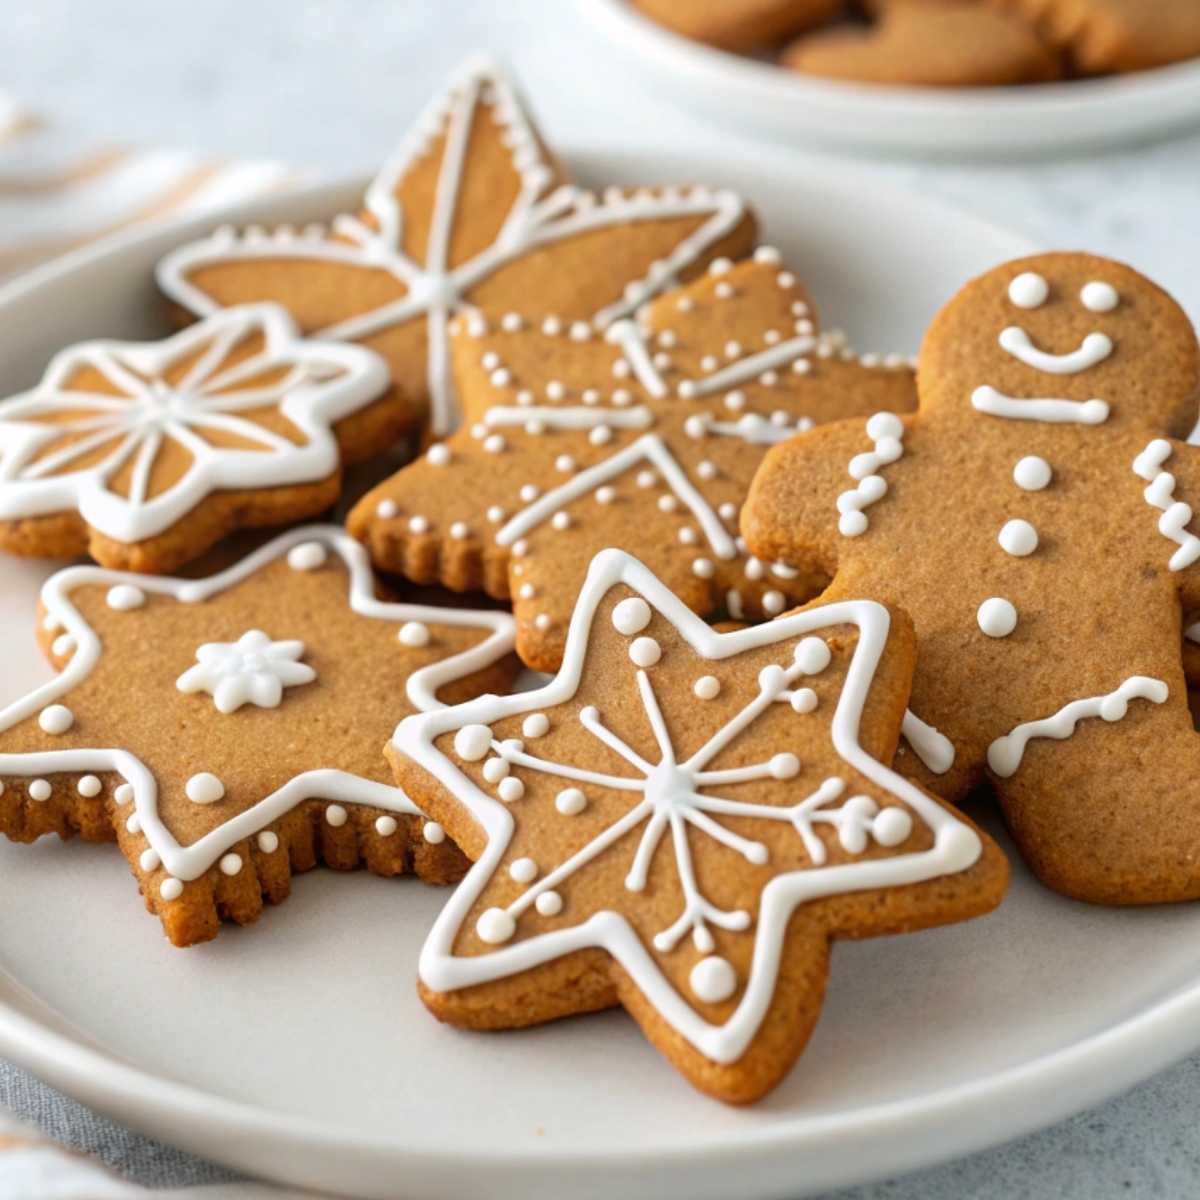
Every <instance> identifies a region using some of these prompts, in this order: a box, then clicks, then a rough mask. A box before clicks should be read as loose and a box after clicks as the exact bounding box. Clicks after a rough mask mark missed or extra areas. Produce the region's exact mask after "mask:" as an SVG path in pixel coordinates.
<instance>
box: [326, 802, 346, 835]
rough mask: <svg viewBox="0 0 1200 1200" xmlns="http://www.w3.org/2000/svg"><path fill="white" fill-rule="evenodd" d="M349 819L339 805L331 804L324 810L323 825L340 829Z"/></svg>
mask: <svg viewBox="0 0 1200 1200" xmlns="http://www.w3.org/2000/svg"><path fill="white" fill-rule="evenodd" d="M349 819H350V814H349V813H348V812H347V811H346V810H345V808H343V807H342V805H340V804H331V805H329V807H328V808H326V809H325V823H326V824H327V825H332V826H333V828H334V829H340V828H341V827H342V826H343V825H345V823H346V822H347V821H348V820H349Z"/></svg>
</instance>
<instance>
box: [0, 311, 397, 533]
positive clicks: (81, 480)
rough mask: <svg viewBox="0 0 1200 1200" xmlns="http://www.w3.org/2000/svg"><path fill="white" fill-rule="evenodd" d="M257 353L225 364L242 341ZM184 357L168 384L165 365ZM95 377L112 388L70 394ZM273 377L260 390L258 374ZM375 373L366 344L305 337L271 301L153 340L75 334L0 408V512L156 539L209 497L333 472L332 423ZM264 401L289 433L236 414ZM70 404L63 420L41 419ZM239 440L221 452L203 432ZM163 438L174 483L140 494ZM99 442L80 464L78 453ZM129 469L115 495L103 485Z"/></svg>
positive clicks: (357, 400)
mask: <svg viewBox="0 0 1200 1200" xmlns="http://www.w3.org/2000/svg"><path fill="white" fill-rule="evenodd" d="M253 336H261V337H262V339H263V343H264V344H263V348H262V350H261V351H260V352H258V353H256V354H253V355H251V356H250V357H248V358H243V359H241V360H239V361H237V362H236V363H234V365H232V366H230V365H226V364H227V363H228V361H229V357H230V354H231V352H232V351H234V350H235V349H236V347H237V346H238V345H239V344H240V343H242V342H243V341H244V340H245V339H247V338H249V337H253ZM193 358H194V362H192V365H191V366H190V367H189V368H188V370H187V372H186V374H185V375H184V376H183V378H182V379H180V380H178V381H177V382H174V383H172V382H168V378H167V376H168V372H169V370H170V368H171V367H172V365H173V364H176V363H179V362H181V361H188V360H192V359H193ZM87 368H91V369H94V370H96V371H98V372H100V374H102V375H103V376H104V378H105V380H106V381H107V382H108V384H109V385H110V386H111V387H112V388H113V389H114V392H113V394H109V393H103V394H101V393H92V392H85V391H81V390H80V389H78V388H77V387H75V386H74V385H73V384H72V382H71V381H72V379H73V378H74V377H75V376H77V375H78V374H79V373H80V371H82V370H84V369H87ZM280 370H282V371H283V374H282V376H281V377H280V378H279V379H278V380H277V381H275V382H272V383H268V384H263V383H262V382H261V377H262V376H263V374H264V373H266V372H275V373H278V372H279V371H280ZM386 384H387V367H386V365H385V364H384V362H383V360H382V359H381V358H380V357H379V356H378V355H376V354H375V353H374V352H373V351H371V350H367V349H365V348H364V347H361V346H346V345H339V344H335V343H324V342H316V341H308V340H303V339H301V338H300V337H299V335H298V333H297V330H296V326H295V324H294V322H293V321H292V319H291V317H290V316H288V314H287V313H286V312H285V311H284V310H283V309H282V308H279V307H278V306H277V305H273V304H255V305H244V306H242V307H239V308H230V309H223V310H221V311H219V312H217V313H215V314H213V315H212V316H210V317H208V318H207V319H206V320H204V321H201V322H200V323H199V324H197V325H193V326H191V327H190V328H188V329H185V330H184V331H183V332H182V333H178V334H175V335H174V336H173V337H170V338H167V339H166V340H164V341H162V342H117V341H95V342H82V343H80V344H79V345H76V346H73V347H71V348H69V349H67V350H63V351H62V352H60V353H59V354H57V355H56V356H55V357H54V359H53V360H52V361H51V363H50V365H49V367H48V368H47V369H46V374H45V376H44V377H43V379H42V382H41V383H40V384H39V385H38V386H37V387H35V388H34V389H33V390H32V391H29V392H25V393H22V394H21V395H19V396H14V397H11V398H10V399H7V400H4V401H3V402H0V520H10V521H11V520H19V519H21V518H23V517H31V516H42V515H45V514H48V513H59V512H65V511H69V510H76V509H77V510H78V512H79V514H80V516H82V518H83V519H84V520H85V521H86V522H87V523H88V524H89V525H90V526H92V527H93V528H95V529H98V530H100V531H101V532H102V533H104V534H106V535H107V536H108V537H111V538H114V539H116V540H117V541H121V542H136V541H141V540H143V539H145V538H150V537H154V536H155V535H156V534H160V533H162V532H163V530H165V529H167V528H169V527H170V526H172V525H174V524H175V523H176V522H178V521H179V520H180V519H181V518H182V517H184V516H185V515H186V514H187V513H189V512H191V511H192V510H193V509H194V508H195V507H196V505H197V504H199V503H200V501H201V500H203V499H204V498H205V497H206V496H208V495H210V494H211V493H212V492H215V491H221V490H230V489H239V488H253V489H259V488H269V487H281V486H287V485H291V484H299V483H309V482H312V481H314V480H318V479H324V478H326V477H327V476H329V475H330V474H332V473H333V472H334V471H335V470H337V468H338V464H339V462H340V454H339V451H338V444H337V439H336V438H335V437H334V435H333V432H332V426H333V425H334V424H335V423H336V422H337V421H340V420H342V419H343V418H344V417H346V416H349V415H350V414H351V413H354V412H356V411H357V410H359V409H361V408H362V407H363V406H364V405H366V404H368V403H369V402H371V401H372V400H374V399H375V397H376V396H378V395H379V394H380V392H382V391H383V389H384V387H385V386H386ZM265 407H270V408H273V409H274V410H276V411H277V412H278V413H279V414H280V415H281V416H282V417H283V418H285V419H286V420H287V421H288V422H289V423H290V424H291V425H292V426H293V427H294V428H295V429H296V431H297V433H298V434H299V438H298V439H297V440H295V441H293V440H291V439H289V438H285V437H283V436H282V435H281V434H279V433H276V432H274V431H273V430H271V429H269V428H267V426H266V425H264V424H262V423H261V422H258V421H255V420H253V418H252V417H251V416H249V415H247V414H249V413H252V412H253V410H255V409H261V408H265ZM63 412H69V413H70V414H72V415H71V417H70V419H69V420H66V421H62V422H52V421H48V420H46V419H45V418H47V417H51V416H53V415H54V414H56V413H63ZM210 433H211V434H217V435H233V436H236V437H237V438H238V439H239V440H240V441H243V442H245V443H248V446H245V445H239V446H238V447H236V448H222V447H219V446H217V445H215V444H214V443H213V442H212V441H210V440H209V439H208V438H207V437H206V436H205V435H206V434H210ZM170 442H174V443H176V444H177V445H178V446H180V447H182V448H183V450H185V451H186V453H187V455H188V456H189V461H188V466H187V469H186V470H185V471H184V473H183V474H182V476H181V477H180V478H179V480H178V481H177V482H175V483H173V484H171V485H170V486H169V487H167V488H166V489H165V490H163V491H161V492H159V493H158V494H156V495H151V494H150V491H151V482H152V472H153V468H154V465H155V463H156V461H157V459H158V456H159V454H160V452H161V451H162V450H163V449H164V447H165V446H166V445H167V444H168V443H170ZM102 449H103V451H104V452H103V454H102V455H101V456H100V457H99V459H98V460H97V461H95V462H92V463H90V464H89V465H87V466H78V465H77V464H78V463H79V461H80V459H82V458H84V456H86V455H89V454H92V453H94V452H96V451H98V450H102ZM127 465H128V466H131V468H132V475H131V479H130V483H129V486H128V488H127V494H121V493H118V492H116V491H114V490H112V489H111V487H110V483H111V481H112V479H113V477H114V476H115V475H117V473H118V472H119V471H120V470H121V468H122V467H125V466H127Z"/></svg>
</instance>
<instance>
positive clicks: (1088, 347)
mask: <svg viewBox="0 0 1200 1200" xmlns="http://www.w3.org/2000/svg"><path fill="white" fill-rule="evenodd" d="M1000 348H1001V349H1002V350H1003V351H1004V352H1005V353H1006V354H1010V355H1012V357H1013V358H1015V359H1017V360H1018V361H1019V362H1022V363H1024V364H1025V366H1027V367H1032V368H1033V369H1034V370H1035V371H1045V372H1046V373H1047V374H1050V375H1078V374H1079V373H1080V372H1081V371H1086V370H1088V369H1089V368H1091V367H1094V366H1096V365H1098V364H1099V363H1102V362H1103V361H1104V360H1105V359H1106V358H1108V356H1109V355H1110V354H1112V352H1113V343H1112V338H1110V337H1109V336H1108V334H1106V333H1089V334H1088V335H1087V336H1086V337H1085V338H1084V339H1083V341H1082V342H1081V343H1080V344H1079V347H1078V348H1077V349H1075V350H1072V351H1071V352H1070V353H1069V354H1050V353H1049V352H1048V351H1046V350H1041V349H1039V348H1038V347H1037V346H1035V345H1034V344H1033V339H1032V338H1030V336H1029V334H1027V333H1026V332H1025V330H1023V329H1022V328H1021V327H1020V326H1019V325H1010V326H1009V327H1008V328H1007V329H1002V330H1001V331H1000Z"/></svg>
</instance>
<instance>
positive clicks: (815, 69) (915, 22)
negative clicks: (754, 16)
mask: <svg viewBox="0 0 1200 1200" xmlns="http://www.w3.org/2000/svg"><path fill="white" fill-rule="evenodd" d="M876 7H877V8H878V19H877V21H876V22H875V23H873V24H871V25H849V24H847V25H841V26H837V27H835V28H832V29H828V30H823V31H821V32H819V33H815V34H811V35H809V36H808V37H804V38H801V39H800V40H799V41H798V42H796V43H795V44H794V45H792V46H790V47H788V49H787V50H785V51H784V53H783V56H782V58H781V60H780V61H781V62H782V63H783V65H784V66H786V67H790V68H791V69H792V70H794V71H800V72H802V73H804V74H807V75H821V76H825V77H827V78H831V79H846V80H855V81H859V82H863V83H882V84H911V85H919V86H925V87H984V86H989V85H997V84H1015V83H1043V82H1046V81H1048V80H1051V79H1058V78H1060V77H1061V76H1062V65H1061V62H1060V59H1059V55H1058V54H1057V53H1056V51H1055V50H1054V49H1053V47H1052V46H1050V45H1049V44H1047V43H1046V42H1045V41H1043V40H1042V39H1041V38H1040V37H1039V36H1038V34H1037V32H1036V31H1035V30H1034V28H1033V27H1032V26H1031V25H1030V24H1028V23H1027V22H1026V21H1024V20H1022V19H1021V18H1019V17H1017V16H1014V15H1010V14H1008V13H1005V12H999V11H995V10H993V9H991V8H988V7H986V6H984V5H982V4H979V3H977V2H975V0H880V2H879V3H878V5H877V6H876Z"/></svg>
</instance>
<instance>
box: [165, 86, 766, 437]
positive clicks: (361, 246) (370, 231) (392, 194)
mask: <svg viewBox="0 0 1200 1200" xmlns="http://www.w3.org/2000/svg"><path fill="white" fill-rule="evenodd" d="M480 106H483V107H485V108H487V109H490V110H491V119H492V120H493V121H495V122H496V124H498V125H499V126H501V127H502V128H503V130H504V140H505V145H506V147H507V148H508V150H509V153H510V155H511V163H512V166H513V168H514V170H515V171H516V172H517V174H518V175H519V177H520V187H519V190H518V193H517V196H516V198H515V200H514V201H513V203H512V206H511V208H510V209H509V211H508V213H507V215H506V216H505V219H504V221H503V223H502V224H501V225H500V227H499V229H498V231H497V233H496V236H495V238H494V240H493V241H492V242H491V244H490V245H488V246H486V247H485V248H484V249H482V250H480V251H478V252H477V253H475V254H474V255H472V256H471V257H470V258H468V259H467V260H466V261H463V262H457V263H454V262H452V261H451V243H452V237H453V233H454V220H455V214H456V210H457V207H458V203H459V198H460V196H461V194H462V190H463V187H464V183H465V179H466V176H467V172H468V149H469V144H470V137H471V128H472V122H473V120H474V117H475V113H476V110H477V108H479V107H480ZM439 139H442V141H443V147H444V149H443V153H442V158H441V162H440V165H439V171H438V180H437V187H436V190H435V196H434V200H433V207H432V212H431V214H430V223H429V233H428V238H427V240H426V245H425V253H424V255H423V257H422V258H421V259H418V258H416V257H414V255H412V254H410V253H408V252H407V251H406V250H405V249H404V244H403V233H404V213H403V211H402V208H401V205H400V203H399V201H398V199H397V193H398V189H399V187H400V184H401V183H402V181H403V180H404V179H405V177H406V176H407V175H408V173H409V172H410V170H411V169H412V167H413V166H414V164H415V163H416V162H417V161H418V160H420V159H421V158H423V157H424V156H426V155H427V154H428V153H429V152H430V150H431V148H432V147H433V146H434V144H435V143H436V142H437V141H438V140H439ZM555 178H556V175H555V171H554V169H553V167H552V166H551V164H550V163H549V162H548V161H547V159H546V157H545V154H544V153H543V151H542V148H541V144H540V142H539V139H538V137H537V134H536V133H535V132H534V130H533V127H532V125H531V124H530V122H529V119H528V117H527V116H526V115H525V113H524V111H523V110H522V107H521V104H520V101H519V100H518V98H517V96H516V94H515V92H514V90H513V88H512V85H511V84H510V83H509V82H508V80H507V79H506V78H505V77H504V75H503V74H502V73H501V72H500V71H498V70H497V68H496V67H494V66H493V65H491V64H490V63H487V62H471V63H469V64H468V65H467V66H466V68H465V69H464V70H463V71H462V72H461V74H460V76H459V77H458V78H457V79H456V80H455V81H454V82H453V83H452V85H451V87H450V89H449V90H448V92H447V93H446V94H445V95H443V96H441V97H439V98H437V99H436V100H435V101H434V102H433V104H431V105H430V107H429V108H428V109H427V110H426V112H425V113H424V115H423V116H422V117H421V118H420V119H419V120H418V122H417V123H416V125H415V127H414V128H413V130H412V132H411V133H410V135H409V137H408V138H407V139H406V141H405V142H404V143H403V144H402V145H401V146H400V148H399V150H398V152H397V153H396V155H395V156H394V157H393V158H392V159H391V160H390V161H389V162H388V163H387V164H386V165H385V166H384V167H383V169H382V170H381V171H380V173H379V175H378V176H377V177H376V178H375V180H374V181H373V182H372V183H371V185H370V187H369V188H368V190H367V193H366V198H365V208H366V213H367V217H366V219H363V218H360V217H357V216H351V215H348V214H343V215H341V216H339V217H337V218H336V219H335V220H334V222H333V224H332V227H331V231H330V232H331V234H332V236H328V235H327V234H326V232H325V230H324V229H322V228H320V227H310V228H308V229H306V230H304V231H303V232H300V233H297V232H296V231H294V230H292V229H283V230H281V231H279V232H278V233H273V234H268V233H265V232H264V231H263V230H262V229H260V228H252V229H250V230H247V231H246V232H245V233H244V234H242V235H239V234H237V233H236V232H235V231H234V230H232V229H230V228H223V229H220V230H218V231H217V232H216V233H215V234H214V235H213V236H212V237H211V238H209V239H207V240H205V241H201V242H196V243H193V244H191V245H187V246H183V247H181V248H180V249H179V250H177V251H175V252H174V253H172V254H170V255H168V256H167V257H166V258H165V259H164V260H163V261H162V263H161V264H160V266H159V282H160V284H161V285H162V287H163V289H164V290H165V291H166V292H167V293H168V295H170V296H171V297H172V298H174V299H176V300H178V301H179V302H180V303H182V304H185V305H186V306H187V307H189V308H190V309H192V310H193V311H195V312H198V313H206V312H213V311H215V309H216V308H217V305H216V303H215V302H214V301H213V299H212V298H211V297H210V296H209V295H207V294H206V293H205V292H204V291H203V290H201V289H200V288H199V287H197V286H196V285H195V284H193V283H192V282H191V281H190V280H189V278H188V277H189V274H190V273H192V272H193V271H196V270H197V269H199V268H202V267H205V266H209V265H213V264H217V263H222V262H229V261H236V260H247V259H257V258H263V257H270V258H285V259H306V260H314V261H319V260H325V261H333V262H337V263H342V264H345V265H348V266H352V267H361V268H363V269H364V270H367V271H371V272H379V271H386V272H387V273H388V274H390V275H391V276H392V277H393V279H394V280H395V281H396V283H397V284H398V285H399V288H400V289H401V293H400V295H399V297H398V298H397V299H395V300H391V301H388V302H386V303H384V304H382V305H381V306H379V307H377V308H374V309H371V310H369V311H367V312H360V313H357V314H355V315H353V316H347V317H346V318H345V319H344V320H340V321H337V322H336V323H334V324H332V325H330V326H328V327H326V328H324V329H322V330H320V331H319V334H318V336H321V337H327V338H338V339H343V340H358V339H361V338H367V337H370V336H372V335H374V334H379V333H380V332H382V331H384V330H386V329H389V328H392V327H394V326H398V325H402V324H404V323H406V322H410V321H415V320H422V321H424V322H425V323H426V327H427V342H428V351H427V357H426V375H427V384H428V390H429V396H430V401H431V425H432V428H433V431H434V433H436V434H439V435H441V434H445V433H448V432H450V430H452V429H453V428H454V426H455V425H456V423H457V410H456V403H455V398H454V391H453V380H452V378H451V374H450V370H449V363H448V342H447V325H448V322H449V320H450V317H451V316H452V315H453V314H455V313H463V314H465V315H467V316H469V317H470V318H471V319H473V320H475V321H483V320H484V319H485V318H484V316H483V314H482V312H481V311H480V310H479V309H478V308H477V307H476V306H475V305H474V304H473V303H472V301H471V298H470V294H471V291H472V289H473V288H475V287H476V286H477V285H479V284H480V283H482V282H483V281H484V280H486V279H487V278H488V277H489V276H491V275H493V274H494V273H495V272H496V271H498V270H499V269H500V268H501V267H503V266H505V265H507V264H508V263H510V262H513V261H514V260H515V259H517V258H520V257H521V256H523V255H526V254H529V253H530V252H532V251H534V250H536V249H538V248H539V247H544V246H547V245H550V244H552V243H557V242H563V241H565V240H567V239H570V238H576V237H578V236H580V235H582V234H586V233H590V232H592V231H595V230H600V229H606V228H612V227H615V226H619V225H623V224H626V223H629V222H638V221H651V220H670V219H677V218H681V217H690V216H696V217H704V218H706V219H705V220H704V222H703V223H702V225H701V226H700V228H699V229H697V230H695V231H694V232H693V233H691V234H689V235H688V236H686V237H683V238H681V239H680V241H679V242H678V243H677V244H676V245H675V246H674V247H673V249H671V251H670V252H669V253H668V254H666V255H665V256H664V257H663V258H661V259H659V260H657V261H655V262H654V263H652V264H651V267H650V270H649V272H648V274H647V275H646V277H645V278H643V279H640V280H631V281H630V282H629V283H628V284H627V286H626V288H625V293H624V296H623V297H621V298H619V299H617V300H616V301H615V302H613V303H611V304H609V305H607V306H605V307H603V308H601V309H600V310H599V311H598V312H596V313H595V314H593V317H592V320H593V321H594V323H595V325H596V327H598V328H603V327H605V326H606V325H608V324H609V323H610V322H611V321H613V320H614V319H616V318H617V317H618V316H620V315H621V314H623V313H625V312H629V311H632V309H633V308H634V307H635V306H636V305H637V304H639V303H640V302H641V301H643V300H644V299H646V298H647V297H648V296H650V295H651V294H652V293H653V292H655V291H657V290H660V289H661V288H663V287H665V286H669V285H670V284H671V283H672V282H673V280H674V278H675V275H676V274H677V272H679V271H680V270H682V269H683V268H685V267H687V266H688V265H690V264H691V263H692V262H694V261H695V260H696V259H697V258H699V257H700V256H701V255H702V254H703V253H704V251H705V250H706V248H707V247H709V246H711V245H713V244H715V243H716V242H718V241H719V240H720V239H721V238H722V237H724V236H725V235H726V234H727V233H729V232H730V231H731V230H732V229H733V228H734V227H735V226H736V225H737V224H738V222H739V221H740V220H741V218H742V215H743V212H744V206H743V204H742V202H741V200H740V199H739V198H738V197H737V196H735V195H734V194H733V193H731V192H726V191H714V190H710V189H707V188H692V189H687V190H682V189H663V190H661V191H656V192H650V191H648V190H642V191H638V192H636V193H632V194H629V193H625V192H622V191H621V190H619V189H615V188H614V189H609V190H608V191H606V192H605V193H604V195H603V197H599V198H598V197H597V196H596V195H594V194H593V193H591V192H588V191H585V190H583V189H580V188H578V187H575V186H572V185H568V184H562V185H558V186H555Z"/></svg>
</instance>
